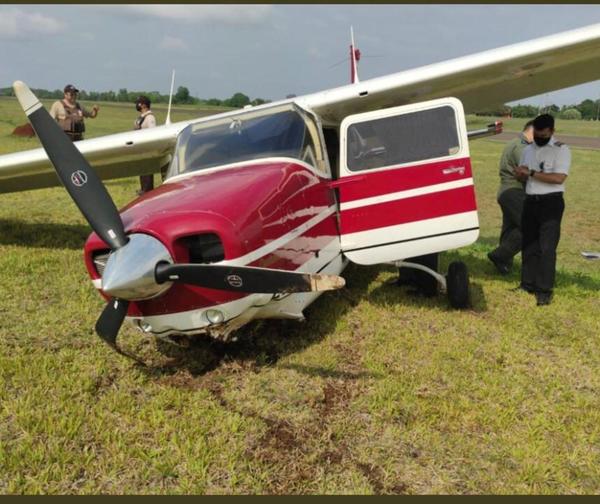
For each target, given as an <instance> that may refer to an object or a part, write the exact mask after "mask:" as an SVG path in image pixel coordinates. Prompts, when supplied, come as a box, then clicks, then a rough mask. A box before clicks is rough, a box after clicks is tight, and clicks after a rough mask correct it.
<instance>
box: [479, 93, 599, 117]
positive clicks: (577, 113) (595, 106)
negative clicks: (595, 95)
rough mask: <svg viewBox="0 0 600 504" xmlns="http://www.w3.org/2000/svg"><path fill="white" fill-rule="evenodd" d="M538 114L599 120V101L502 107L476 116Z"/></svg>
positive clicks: (483, 111)
mask: <svg viewBox="0 0 600 504" xmlns="http://www.w3.org/2000/svg"><path fill="white" fill-rule="evenodd" d="M538 114H550V115H553V116H554V117H556V118H558V119H583V120H584V121H598V120H600V100H595V101H594V100H590V99H589V98H588V99H585V100H583V101H582V102H580V103H578V104H571V105H563V106H562V107H559V106H558V105H555V104H552V105H547V106H544V107H536V106H535V105H521V104H519V105H513V106H512V107H509V106H508V105H502V106H500V107H497V108H493V109H488V110H482V111H479V112H477V114H476V115H488V116H497V117H520V118H526V117H535V116H537V115H538Z"/></svg>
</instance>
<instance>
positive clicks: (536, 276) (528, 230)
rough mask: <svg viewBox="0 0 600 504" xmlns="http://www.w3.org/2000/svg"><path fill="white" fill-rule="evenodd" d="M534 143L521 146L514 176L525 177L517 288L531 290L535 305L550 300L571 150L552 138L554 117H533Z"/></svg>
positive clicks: (522, 178) (544, 115) (545, 303)
mask: <svg viewBox="0 0 600 504" xmlns="http://www.w3.org/2000/svg"><path fill="white" fill-rule="evenodd" d="M533 141H534V142H533V143H532V144H531V145H529V146H528V147H526V148H525V149H524V150H523V155H522V157H521V163H520V166H519V167H518V168H517V169H516V170H515V173H516V175H517V178H519V179H520V180H523V181H526V186H525V192H526V193H527V196H526V198H525V204H524V205H523V218H522V221H521V229H522V232H523V252H522V259H523V266H522V269H521V284H520V286H519V288H521V289H523V290H525V291H527V292H531V293H534V294H535V296H536V299H537V304H538V306H542V305H547V304H550V302H551V300H552V292H553V288H554V277H555V273H556V248H557V246H558V242H559V240H560V224H561V220H562V216H563V212H564V209H565V203H564V200H563V193H564V190H565V180H566V178H567V175H568V174H569V168H570V166H571V151H570V150H569V148H568V147H567V146H566V145H565V144H564V143H562V142H559V141H557V140H556V139H555V138H554V117H552V116H551V115H549V114H543V115H540V116H538V117H536V118H535V119H534V121H533Z"/></svg>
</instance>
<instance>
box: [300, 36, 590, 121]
mask: <svg viewBox="0 0 600 504" xmlns="http://www.w3.org/2000/svg"><path fill="white" fill-rule="evenodd" d="M597 79H600V24H595V25H590V26H586V27H584V28H579V29H577V30H570V31H566V32H562V33H558V34H556V35H551V36H548V37H542V38H538V39H534V40H529V41H527V42H522V43H518V44H513V45H509V46H504V47H500V48H498V49H492V50H489V51H484V52H480V53H476V54H472V55H469V56H464V57H460V58H456V59H452V60H447V61H444V62H441V63H435V64H432V65H427V66H423V67H419V68H416V69H413V70H407V71H404V72H399V73H395V74H391V75H387V76H384V77H378V78H375V79H370V80H365V81H362V82H360V83H357V84H351V85H347V86H343V87H339V88H335V89H331V90H328V91H323V92H319V93H315V94H312V95H307V96H303V97H299V98H296V101H299V102H301V104H303V105H304V106H306V107H309V108H311V109H312V110H313V111H315V112H316V113H317V114H319V115H320V116H321V117H322V118H323V120H324V121H325V122H330V123H333V124H337V123H339V122H340V121H341V120H342V119H343V118H344V117H346V116H347V115H350V114H356V113H360V112H366V111H369V110H376V109H379V108H387V107H394V106H398V105H405V104H408V103H414V102H420V101H425V100H432V99H435V98H443V97H447V96H454V97H456V98H458V99H459V100H461V101H462V103H463V105H464V108H465V111H466V112H475V111H477V110H480V109H485V108H487V107H490V106H495V105H500V104H503V103H506V102H509V101H513V100H518V99H520V98H527V97H529V96H535V95H538V94H542V93H545V92H549V91H554V90H557V89H563V88H566V87H570V86H575V85H577V84H583V83H584V82H590V81H594V80H597Z"/></svg>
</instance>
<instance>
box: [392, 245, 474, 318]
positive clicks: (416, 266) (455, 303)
mask: <svg viewBox="0 0 600 504" xmlns="http://www.w3.org/2000/svg"><path fill="white" fill-rule="evenodd" d="M431 255H432V256H435V264H432V262H433V260H432V259H429V261H430V262H429V264H432V265H433V266H434V267H435V270H434V269H433V268H431V267H430V266H428V265H425V264H423V262H424V261H423V259H422V258H423V257H425V258H427V257H430V256H421V257H417V258H412V259H410V260H408V261H397V262H396V263H395V264H396V266H398V269H399V272H400V278H399V282H398V283H399V284H400V285H406V284H409V285H415V286H417V287H418V288H419V289H420V290H421V291H422V292H424V294H425V295H430V296H432V295H435V294H436V293H437V292H438V291H441V292H446V294H447V295H448V302H449V303H450V306H452V308H456V309H459V310H460V309H464V308H468V307H469V306H470V303H471V299H470V295H469V273H468V271H467V265H466V264H465V263H463V262H461V261H455V262H453V263H451V264H450V266H449V267H448V273H447V275H446V276H444V275H441V274H439V273H438V272H437V271H436V269H437V254H431ZM413 261H414V262H413ZM409 270H410V271H409ZM413 270H414V271H413ZM407 272H408V274H407ZM416 274H418V276H417V275H416ZM416 279H421V281H420V280H416ZM422 279H426V280H427V282H423V281H422ZM424 286H426V288H427V291H425V289H424Z"/></svg>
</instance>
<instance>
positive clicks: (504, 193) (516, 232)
mask: <svg viewBox="0 0 600 504" xmlns="http://www.w3.org/2000/svg"><path fill="white" fill-rule="evenodd" d="M531 142H533V121H528V122H527V123H526V124H525V126H524V128H523V131H522V132H521V134H520V135H519V136H518V137H516V138H514V139H513V140H511V141H510V142H508V143H507V144H506V146H505V147H504V150H503V151H502V156H501V158H500V188H499V189H498V197H497V199H498V204H499V205H500V208H501V209H502V231H501V232H500V243H499V245H498V246H497V247H496V248H495V249H494V250H492V251H491V252H490V253H488V255H487V256H488V259H489V260H490V261H492V262H493V263H494V266H496V269H497V270H498V272H499V273H500V274H501V275H506V274H508V273H509V272H510V269H511V267H512V264H513V258H514V257H515V256H516V255H517V254H518V253H519V252H520V251H521V242H522V236H521V215H522V214H523V203H524V202H525V184H524V183H523V182H521V181H519V180H517V178H516V177H515V169H516V168H517V167H518V166H519V164H520V162H521V154H522V153H523V150H524V149H525V147H527V146H528V145H529V144H530V143H531Z"/></svg>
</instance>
